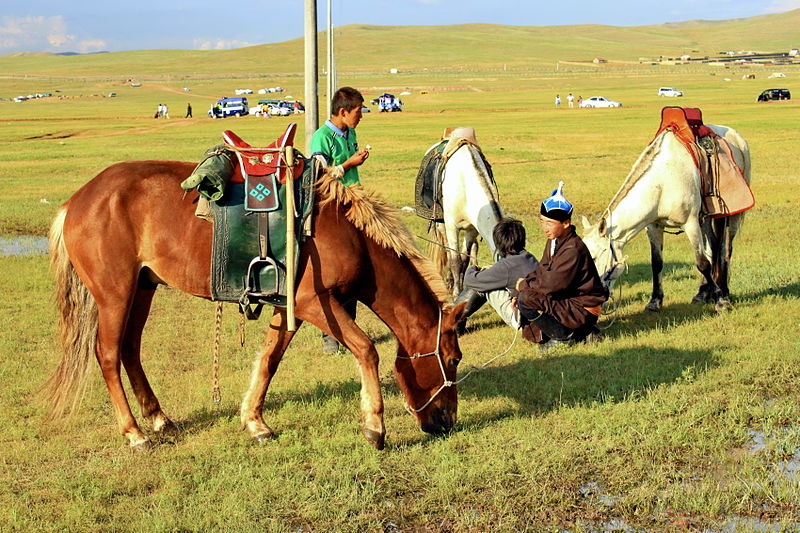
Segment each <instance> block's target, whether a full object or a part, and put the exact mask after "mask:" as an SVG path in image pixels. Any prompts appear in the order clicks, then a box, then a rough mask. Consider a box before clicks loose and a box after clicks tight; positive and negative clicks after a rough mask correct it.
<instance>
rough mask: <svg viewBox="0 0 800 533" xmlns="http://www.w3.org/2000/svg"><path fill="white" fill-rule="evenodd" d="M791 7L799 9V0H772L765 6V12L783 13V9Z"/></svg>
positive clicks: (787, 9) (788, 9)
mask: <svg viewBox="0 0 800 533" xmlns="http://www.w3.org/2000/svg"><path fill="white" fill-rule="evenodd" d="M793 9H800V0H774V1H773V2H772V3H771V4H770V5H769V6H767V9H766V12H767V13H783V12H784V11H791V10H793Z"/></svg>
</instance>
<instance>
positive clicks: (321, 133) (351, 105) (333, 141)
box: [309, 87, 369, 353]
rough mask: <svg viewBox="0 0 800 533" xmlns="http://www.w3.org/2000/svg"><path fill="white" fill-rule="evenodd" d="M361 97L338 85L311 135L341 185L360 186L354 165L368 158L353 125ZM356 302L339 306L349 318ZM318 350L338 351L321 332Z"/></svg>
mask: <svg viewBox="0 0 800 533" xmlns="http://www.w3.org/2000/svg"><path fill="white" fill-rule="evenodd" d="M363 105H364V97H363V96H361V93H360V92H358V91H357V90H356V89H353V88H352V87H342V88H341V89H339V90H338V91H336V92H335V93H334V95H333V98H332V99H331V117H330V119H328V120H326V121H325V124H324V125H323V126H322V127H321V128H319V129H318V130H317V131H316V132H314V135H313V136H312V137H311V147H310V150H309V151H310V152H311V155H312V156H315V155H320V156H322V157H324V158H325V161H326V162H327V163H328V165H329V166H335V167H336V168H337V170H339V175H340V176H341V177H340V178H339V179H340V180H341V181H342V183H343V184H345V185H348V186H350V185H360V184H361V182H360V181H359V177H358V167H359V166H361V165H362V164H363V163H364V161H366V160H367V158H368V157H369V151H367V150H361V151H359V149H358V140H357V139H356V127H357V126H358V123H359V122H361V107H362V106H363ZM356 305H357V302H356V301H355V300H352V301H350V302H344V303H342V307H344V309H345V310H346V311H347V312H348V313H349V314H350V316H351V317H353V319H355V317H356ZM322 339H323V345H322V351H324V352H325V353H334V352H337V351H338V350H339V342H338V341H337V340H336V339H334V338H333V337H331V336H330V335H327V334H325V333H323V334H322Z"/></svg>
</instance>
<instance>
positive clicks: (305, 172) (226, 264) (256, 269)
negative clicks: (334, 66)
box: [181, 124, 321, 319]
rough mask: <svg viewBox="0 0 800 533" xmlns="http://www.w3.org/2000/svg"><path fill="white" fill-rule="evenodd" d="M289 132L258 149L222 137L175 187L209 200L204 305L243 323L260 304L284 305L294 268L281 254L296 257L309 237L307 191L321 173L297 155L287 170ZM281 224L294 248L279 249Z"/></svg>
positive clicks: (291, 127) (290, 129)
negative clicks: (226, 310)
mask: <svg viewBox="0 0 800 533" xmlns="http://www.w3.org/2000/svg"><path fill="white" fill-rule="evenodd" d="M296 129H297V126H296V124H290V125H289V127H287V128H286V131H285V132H284V133H283V134H282V135H281V136H280V137H279V138H278V139H277V140H276V141H274V142H273V143H270V144H269V145H268V146H266V147H263V148H259V147H253V146H250V145H249V144H248V143H246V142H245V141H243V140H242V139H241V138H240V137H239V136H238V135H236V134H235V133H233V132H232V131H225V132H223V134H222V136H223V140H224V141H225V144H224V145H220V146H216V147H214V148H212V149H211V150H209V151H207V152H206V159H205V160H204V161H203V162H202V163H201V164H200V165H198V167H197V169H195V172H194V173H193V174H192V176H190V178H189V179H187V180H186V181H185V182H184V183H183V184H181V186H182V187H183V188H184V189H189V188H192V187H194V186H196V187H197V189H198V192H200V194H201V195H203V196H204V197H205V198H208V200H210V208H211V214H212V217H211V218H212V220H213V223H214V230H213V244H212V252H211V297H212V299H213V300H217V301H227V302H238V303H239V307H240V310H241V311H242V312H243V313H245V315H246V316H247V317H248V318H251V319H255V318H258V316H259V314H260V312H261V307H262V306H263V305H264V304H269V305H275V306H279V307H283V306H285V305H286V303H287V301H286V295H287V292H286V272H287V268H295V269H296V268H297V267H296V265H291V266H287V264H286V251H287V249H288V247H289V246H294V248H295V251H297V250H298V249H299V243H300V242H301V241H302V240H303V239H304V238H305V237H306V236H307V235H310V217H311V212H312V208H313V192H314V188H313V183H314V181H315V180H316V177H317V175H318V172H319V171H320V170H321V169H320V168H319V166H318V165H315V164H308V162H307V161H306V160H305V159H304V158H303V157H302V155H300V154H298V156H297V157H296V158H295V161H294V164H293V165H292V166H291V168H290V167H289V165H288V164H287V149H288V148H291V146H292V143H293V141H294V135H295V131H296ZM234 154H235V156H234ZM289 172H292V176H293V178H294V180H293V183H294V204H295V211H294V212H292V213H287V212H286V202H285V200H286V192H285V187H286V183H287V176H288V175H289ZM209 192H211V193H213V194H208V193H209ZM288 224H294V225H295V235H296V236H297V237H296V238H295V242H288V243H287V242H286V228H287V225H288ZM295 256H296V254H295Z"/></svg>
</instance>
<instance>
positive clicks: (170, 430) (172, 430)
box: [156, 420, 183, 437]
mask: <svg viewBox="0 0 800 533" xmlns="http://www.w3.org/2000/svg"><path fill="white" fill-rule="evenodd" d="M181 431H183V428H182V427H181V426H179V425H178V424H176V423H175V422H173V421H172V420H167V422H166V423H165V424H164V425H163V426H161V427H160V428H158V429H157V430H156V433H158V434H159V435H161V436H163V437H176V436H178V435H179V434H180V433H181Z"/></svg>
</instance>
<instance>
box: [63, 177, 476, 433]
mask: <svg viewBox="0 0 800 533" xmlns="http://www.w3.org/2000/svg"><path fill="white" fill-rule="evenodd" d="M194 166H195V165H194V164H193V163H184V162H176V161H137V162H126V163H119V164H116V165H113V166H111V167H109V168H107V169H106V170H104V171H103V172H101V173H100V174H99V175H97V177H95V178H94V179H93V180H91V181H90V182H89V183H87V184H86V185H84V186H83V187H82V188H81V189H79V190H78V191H77V192H76V193H75V194H74V195H73V196H72V197H71V198H70V199H69V200H68V201H67V202H66V203H65V204H64V205H63V206H62V207H61V209H60V211H59V212H58V214H57V216H56V218H55V221H54V222H53V225H52V228H51V230H50V253H51V263H52V265H53V268H54V272H55V276H56V285H57V301H58V304H59V306H60V311H61V317H60V324H59V330H60V336H61V341H62V344H63V346H64V355H63V356H62V358H61V360H60V362H59V365H58V367H57V369H56V370H55V372H54V373H53V375H52V377H51V378H50V381H49V387H48V391H49V399H50V402H51V406H52V413H53V414H54V415H55V416H61V415H62V414H64V412H65V411H67V410H71V409H73V408H74V407H76V406H77V404H78V402H79V401H80V397H81V395H82V393H83V390H84V389H85V384H86V378H87V375H88V371H89V368H90V366H91V363H90V361H91V359H92V358H93V357H96V358H97V361H98V362H99V364H100V368H101V370H102V373H103V378H104V379H105V382H106V385H107V387H108V392H109V395H110V397H111V403H112V405H113V406H114V412H115V414H116V419H117V423H118V426H119V431H120V433H121V434H122V435H123V436H124V437H125V438H126V439H127V441H128V444H129V445H130V446H131V447H133V448H137V449H139V448H145V447H147V446H148V445H149V440H148V438H147V436H145V434H144V433H143V432H142V430H141V429H140V428H139V425H138V424H137V422H136V420H135V418H134V416H133V414H132V413H131V409H130V406H129V404H128V400H127V398H126V396H125V391H124V389H123V386H122V378H121V372H120V363H122V365H124V367H125V371H126V372H127V374H128V378H129V380H130V383H131V387H132V389H133V392H134V394H135V395H136V399H137V400H138V402H139V405H140V407H141V414H142V415H143V416H144V417H145V418H146V419H148V420H149V421H150V423H151V425H152V429H153V431H155V432H164V431H174V430H175V429H176V426H175V424H173V422H172V421H171V420H170V419H169V418H167V416H166V415H165V414H164V413H163V412H162V410H161V406H160V404H159V402H158V399H157V398H156V396H155V394H154V393H153V390H152V389H151V388H150V384H149V383H148V381H147V377H146V376H145V373H144V370H143V369H142V365H141V362H140V345H141V337H142V329H143V328H144V325H145V322H146V321H147V316H148V313H149V311H150V304H151V302H152V299H153V295H154V294H155V290H156V287H157V286H158V285H160V284H164V285H169V286H172V287H175V288H176V289H179V290H181V291H184V292H187V293H189V294H192V295H195V296H199V297H201V298H206V299H210V298H211V288H210V279H211V272H210V271H211V259H210V258H211V242H212V225H211V223H209V222H207V221H204V220H201V219H199V218H197V217H196V216H194V209H195V201H196V199H197V196H196V194H194V193H192V194H188V195H186V196H184V194H183V191H181V189H180V187H179V184H180V182H181V181H182V180H184V179H185V178H186V177H188V176H189V174H190V173H191V172H192V170H193V168H194ZM316 198H317V201H316V203H315V206H314V219H313V220H314V228H313V236H312V237H311V238H309V239H307V240H306V241H305V242H304V243H303V244H302V245H301V248H300V253H299V256H298V281H297V296H296V302H297V306H296V309H297V311H296V312H297V318H298V321H299V323H302V321H308V322H311V323H312V324H314V325H315V326H317V327H318V328H320V329H321V330H323V331H325V332H327V333H329V334H330V335H332V336H333V337H335V338H336V339H337V340H338V341H339V342H341V343H342V344H344V345H345V346H346V347H347V348H348V349H349V350H350V351H351V352H352V353H353V354H354V356H355V358H356V360H357V362H358V367H359V370H360V374H361V413H362V433H363V434H364V436H365V437H366V439H367V440H368V441H369V442H370V443H371V444H372V445H374V446H375V447H376V448H378V449H382V448H383V446H384V440H385V435H386V429H385V427H384V422H383V398H382V396H381V390H380V382H379V378H378V352H377V351H376V349H375V346H374V345H373V343H372V341H371V340H370V338H369V337H368V336H367V335H366V334H365V333H364V332H363V331H362V330H361V329H360V328H359V327H358V325H356V323H355V322H354V321H353V319H352V318H350V316H349V315H348V313H347V312H346V311H345V310H344V309H343V308H342V303H345V302H348V301H351V300H353V299H357V300H358V301H360V302H363V303H364V304H366V305H367V306H368V307H369V308H370V309H372V311H373V312H375V313H376V314H377V315H378V317H379V318H380V319H381V320H382V321H383V322H384V323H385V324H386V325H387V326H388V327H389V328H390V329H391V331H392V332H393V333H394V335H395V336H396V337H397V340H398V348H397V356H398V357H397V359H396V361H395V376H396V378H397V381H398V384H399V386H400V389H401V390H402V392H403V394H404V396H405V401H406V406H407V408H409V410H410V411H412V412H414V413H415V414H416V417H417V419H418V422H419V424H420V426H421V428H422V429H423V430H424V431H426V432H428V433H434V434H438V433H445V432H447V431H449V430H450V429H451V428H452V427H453V424H455V421H456V411H457V405H458V399H457V392H456V386H455V384H454V383H453V382H454V381H455V376H456V367H457V365H458V362H459V361H460V359H461V351H460V349H459V347H458V338H457V336H456V332H455V325H456V322H457V320H458V318H459V315H460V313H461V310H462V309H463V306H457V307H455V308H453V307H451V306H448V305H445V304H444V302H445V301H446V300H447V293H446V290H445V288H444V284H443V282H442V280H441V278H440V277H439V276H438V275H437V274H436V273H435V271H434V269H433V267H432V266H431V265H430V264H429V263H428V262H427V260H426V259H425V258H424V257H423V256H422V255H421V254H420V253H419V252H418V251H417V249H416V248H414V246H413V244H412V243H413V240H412V238H411V234H410V232H409V231H408V230H407V229H406V228H405V227H404V226H403V225H402V224H401V223H399V221H398V220H397V218H396V216H395V214H394V210H393V209H392V208H391V207H390V206H388V205H387V204H385V203H384V202H383V201H381V200H380V199H377V198H375V197H374V196H372V195H371V194H369V193H367V192H365V191H364V190H363V189H361V188H360V187H357V188H348V187H344V186H343V185H342V184H341V183H340V182H339V181H337V180H335V179H333V178H332V177H330V176H328V175H325V176H323V177H322V178H321V179H320V180H319V181H318V183H317V194H316ZM286 322H287V320H286V312H285V309H283V308H275V311H274V314H273V316H272V319H271V321H270V325H269V329H268V331H267V335H266V339H265V342H264V347H263V349H262V351H261V352H260V354H259V355H258V357H257V359H256V362H255V364H254V365H253V373H252V376H251V380H250V386H249V389H248V391H247V393H246V394H245V396H244V399H243V401H242V405H241V422H242V426H243V427H244V428H245V429H246V430H247V431H248V432H249V434H250V436H252V437H253V438H254V439H256V440H258V441H261V440H263V439H265V438H268V437H271V436H272V435H273V434H274V433H273V431H272V429H270V428H269V426H267V425H266V423H265V422H264V420H263V418H262V407H263V405H264V398H265V396H266V392H267V388H268V387H269V384H270V381H271V380H272V377H273V376H274V374H275V372H276V371H277V369H278V364H279V363H280V361H281V358H282V357H283V353H284V351H285V350H286V348H287V347H288V345H289V343H290V342H291V340H292V337H293V335H294V332H292V331H288V330H287V327H286ZM415 354H422V355H423V357H418V358H417V357H413V356H414V355H415ZM424 355H430V356H429V357H424Z"/></svg>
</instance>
